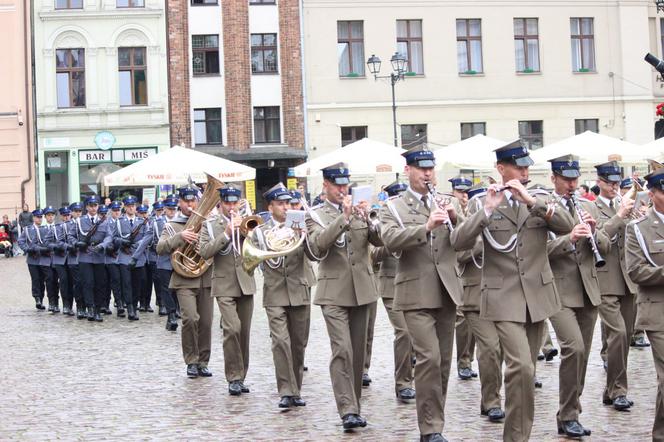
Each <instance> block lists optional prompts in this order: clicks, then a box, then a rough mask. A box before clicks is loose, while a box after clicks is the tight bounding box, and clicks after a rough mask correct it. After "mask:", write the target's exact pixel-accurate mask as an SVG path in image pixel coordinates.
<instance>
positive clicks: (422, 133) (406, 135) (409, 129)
mask: <svg viewBox="0 0 664 442" xmlns="http://www.w3.org/2000/svg"><path fill="white" fill-rule="evenodd" d="M426 142H427V125H426V124H402V125H401V147H403V148H404V149H410V148H411V147H414V146H418V145H420V144H424V143H426Z"/></svg>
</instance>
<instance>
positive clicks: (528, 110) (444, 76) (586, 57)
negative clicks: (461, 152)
mask: <svg viewBox="0 0 664 442" xmlns="http://www.w3.org/2000/svg"><path fill="white" fill-rule="evenodd" d="M498 3H500V4H498ZM660 16H661V17H664V15H662V13H660ZM304 30H305V63H306V84H307V91H306V94H307V103H308V108H307V110H308V118H307V129H308V137H309V140H310V143H309V149H310V151H309V153H310V158H313V157H315V156H317V155H321V154H323V153H325V152H328V151H330V150H332V149H335V148H337V147H339V146H341V145H342V144H346V143H348V142H351V141H353V140H355V139H359V138H362V137H363V136H368V137H369V138H372V139H376V140H379V141H383V142H386V143H392V131H393V122H392V108H391V106H392V102H391V92H390V84H389V80H378V81H376V80H375V79H374V76H373V75H372V74H371V73H370V72H369V70H368V68H367V65H366V61H367V59H368V58H369V57H370V56H371V55H372V54H375V55H377V56H378V57H380V58H381V60H382V67H381V72H380V75H388V74H389V72H390V71H391V66H390V57H391V56H392V54H394V53H395V51H399V52H400V53H404V55H406V56H407V58H408V60H409V62H408V65H407V68H406V73H405V75H404V80H403V81H399V82H398V83H397V84H396V101H397V106H398V109H397V125H398V136H397V138H398V144H399V145H400V146H403V147H408V146H412V145H415V144H417V143H418V142H427V143H428V145H429V147H430V148H432V149H435V148H436V147H438V146H445V145H448V144H451V143H454V142H457V141H459V140H461V139H463V138H467V137H468V136H471V135H474V134H477V133H483V134H485V135H487V136H491V137H494V138H498V139H504V140H512V139H515V138H517V137H521V138H522V139H525V140H526V141H527V142H528V143H530V144H531V146H532V147H533V148H538V147H541V146H542V145H546V144H550V143H553V142H556V141H559V140H561V139H564V138H567V137H569V136H572V135H575V134H576V133H580V132H583V131H585V130H593V131H596V132H599V133H602V134H606V135H610V136H613V137H618V138H622V139H625V140H627V141H630V142H633V143H637V144H642V143H646V142H648V141H651V140H652V139H653V124H654V121H655V104H656V103H658V102H659V101H661V100H662V96H663V95H664V89H662V86H664V83H662V82H661V79H659V78H658V76H657V75H656V74H655V73H654V70H653V69H652V68H651V67H650V66H649V65H647V64H646V63H645V62H644V61H643V56H644V55H645V53H646V52H649V51H650V52H653V53H654V54H656V55H658V56H659V57H661V56H662V40H663V36H664V28H663V27H662V22H661V19H660V17H658V15H657V11H656V8H655V5H654V2H652V1H641V0H622V1H621V0H618V1H603V0H576V1H573V2H571V1H550V0H514V1H510V2H489V1H471V0H454V1H445V0H439V1H405V0H381V1H374V0H355V1H338V0H309V1H306V2H304ZM450 173H451V172H450Z"/></svg>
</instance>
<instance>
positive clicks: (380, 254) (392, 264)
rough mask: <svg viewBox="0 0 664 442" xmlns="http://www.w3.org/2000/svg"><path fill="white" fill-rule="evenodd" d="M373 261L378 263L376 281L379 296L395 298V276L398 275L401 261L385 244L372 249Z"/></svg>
mask: <svg viewBox="0 0 664 442" xmlns="http://www.w3.org/2000/svg"><path fill="white" fill-rule="evenodd" d="M371 262H373V263H374V264H375V265H378V274H377V275H376V276H377V278H376V281H377V283H378V296H380V297H381V298H383V299H394V277H395V276H396V275H397V263H398V262H399V261H398V259H397V258H395V257H394V256H393V255H392V253H390V251H389V250H388V249H387V247H385V246H381V247H373V248H372V249H371Z"/></svg>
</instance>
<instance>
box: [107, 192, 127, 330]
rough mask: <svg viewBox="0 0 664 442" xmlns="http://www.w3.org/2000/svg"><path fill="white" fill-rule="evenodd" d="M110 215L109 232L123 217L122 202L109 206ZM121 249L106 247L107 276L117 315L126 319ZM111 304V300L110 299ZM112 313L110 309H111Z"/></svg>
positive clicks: (112, 245)
mask: <svg viewBox="0 0 664 442" xmlns="http://www.w3.org/2000/svg"><path fill="white" fill-rule="evenodd" d="M108 207H109V210H110V214H109V215H108V216H109V219H108V222H109V230H110V229H111V227H110V226H113V225H114V224H115V223H116V222H117V220H118V219H120V216H121V210H122V203H121V202H120V201H113V202H111V204H109V206H108ZM119 250H120V247H119V246H117V245H116V244H114V243H112V242H111V243H110V244H107V246H106V247H105V253H106V257H105V264H106V274H107V275H108V285H109V289H110V291H111V292H113V302H114V305H115V309H116V314H117V316H118V318H124V317H125V301H124V298H123V296H122V278H121V277H120V267H119V264H118V254H119ZM108 302H109V303H110V298H109V299H108ZM109 311H110V309H109Z"/></svg>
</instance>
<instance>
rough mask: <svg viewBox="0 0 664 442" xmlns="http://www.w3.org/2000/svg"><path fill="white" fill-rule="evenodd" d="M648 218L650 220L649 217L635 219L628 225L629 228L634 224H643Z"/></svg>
mask: <svg viewBox="0 0 664 442" xmlns="http://www.w3.org/2000/svg"><path fill="white" fill-rule="evenodd" d="M647 218H648V217H647V216H643V217H641V218H639V219H633V220H631V221H630V222H629V223H627V225H628V226H631V225H632V224H638V223H640V222H642V221H645V220H646V219H647Z"/></svg>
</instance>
